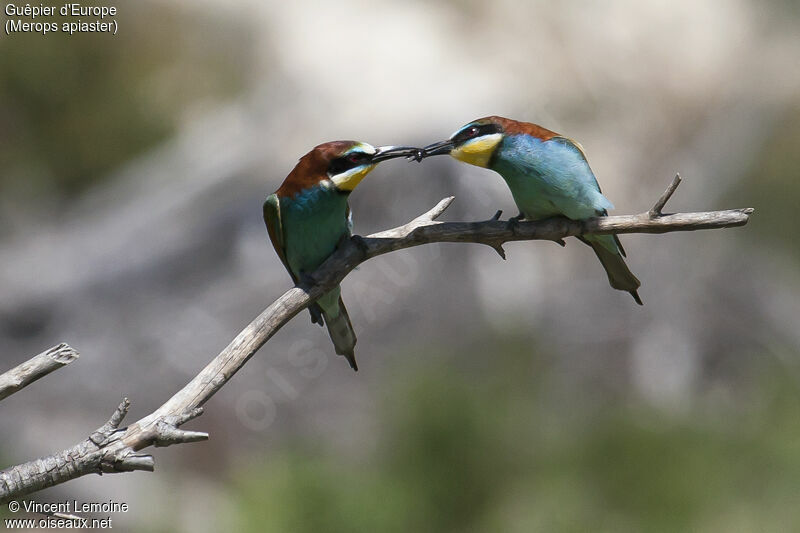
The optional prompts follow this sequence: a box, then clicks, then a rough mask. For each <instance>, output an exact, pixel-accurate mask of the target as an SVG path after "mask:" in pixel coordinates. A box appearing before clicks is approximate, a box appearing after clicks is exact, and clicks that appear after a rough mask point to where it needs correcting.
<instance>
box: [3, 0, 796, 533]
mask: <svg viewBox="0 0 800 533" xmlns="http://www.w3.org/2000/svg"><path fill="white" fill-rule="evenodd" d="M336 4H337V5H336V6H333V5H330V4H328V3H324V2H300V3H296V4H292V5H286V4H285V3H278V2H246V1H242V2H234V3H231V4H230V5H226V6H220V5H217V4H216V3H212V2H198V3H186V2H179V1H174V2H171V1H163V2H160V1H159V2H156V1H145V2H137V3H135V4H124V5H118V6H117V7H118V8H119V11H120V13H119V15H118V17H117V19H118V21H119V25H120V32H119V35H117V36H113V37H112V36H107V35H76V36H71V37H70V36H65V35H57V34H55V35H54V34H48V35H47V36H41V35H11V36H5V35H4V36H2V38H0V169H2V171H1V172H0V258H1V259H0V356H2V360H1V361H0V362H2V363H3V365H2V366H3V368H7V367H11V366H12V365H14V364H17V363H18V362H20V361H22V360H24V359H25V357H26V356H30V355H33V354H34V353H38V352H39V351H41V350H42V349H45V348H46V347H48V346H50V345H53V344H56V343H57V342H60V341H67V342H70V343H71V344H72V345H74V346H75V347H76V348H78V350H79V351H81V352H82V354H83V356H82V358H81V360H80V361H79V362H77V363H76V364H75V365H71V367H69V368H68V369H65V370H63V371H61V373H60V374H61V375H54V376H51V377H49V378H47V380H44V381H42V382H40V383H37V384H36V385H35V386H32V387H31V388H30V389H29V390H26V391H23V392H22V393H20V394H18V395H16V396H14V397H12V398H10V399H8V400H6V401H4V402H3V406H2V409H3V413H4V416H3V417H2V420H0V434H2V438H1V439H0V457H2V459H3V464H6V465H7V464H15V463H19V462H22V461H24V460H27V459H30V458H32V457H33V456H35V455H43V454H46V453H49V452H51V451H53V450H54V449H55V448H54V447H66V446H69V445H71V444H73V443H74V442H77V441H78V440H80V439H82V438H84V437H85V435H86V434H87V433H88V432H89V431H90V430H91V429H93V428H94V427H96V426H98V425H100V423H101V422H102V420H104V418H106V417H107V416H108V413H109V412H110V410H111V409H112V408H113V406H114V405H116V403H117V401H118V399H119V396H120V395H121V394H124V395H127V396H129V397H130V398H131V400H132V401H133V405H134V408H133V412H132V420H133V419H135V418H133V417H138V416H142V415H144V414H146V413H147V412H149V411H150V410H152V409H153V408H155V407H157V406H158V405H159V404H160V403H161V402H163V401H164V400H166V399H167V398H168V397H169V396H170V395H171V394H172V393H173V392H174V391H176V390H178V388H180V387H181V386H183V384H185V383H186V381H187V380H188V379H190V378H191V377H192V376H193V375H194V374H195V373H196V372H197V371H198V370H199V369H200V368H201V367H202V366H203V365H204V364H205V363H206V362H207V361H208V360H210V359H211V358H212V357H213V356H214V355H215V354H216V353H217V351H218V350H219V349H221V348H222V347H224V346H225V344H227V341H228V340H229V339H230V338H232V337H233V335H235V333H236V332H237V331H238V330H239V329H241V328H242V327H243V326H244V325H245V324H246V323H247V321H249V320H250V319H251V318H252V317H253V316H255V314H256V313H258V312H259V311H260V310H261V309H262V308H263V307H264V306H265V305H266V304H268V303H269V302H270V301H272V300H273V299H274V298H275V297H276V296H277V295H279V294H280V292H281V291H282V290H284V289H285V288H287V287H288V284H289V280H288V277H287V276H286V275H285V272H283V271H282V268H281V265H280V264H279V262H278V261H277V260H276V258H275V257H274V256H273V253H272V250H271V248H270V247H269V244H268V242H267V240H266V235H265V232H264V229H263V226H262V222H261V221H260V204H261V202H262V201H263V198H264V197H265V196H266V195H267V194H268V193H270V192H272V191H273V190H274V189H275V188H276V187H277V186H278V185H279V183H280V182H281V180H282V179H283V177H284V176H285V175H286V174H287V173H288V171H289V170H290V169H291V168H292V166H293V165H294V162H295V161H296V159H297V158H298V157H299V156H301V155H302V154H303V153H305V152H306V151H307V150H308V149H310V148H311V147H312V146H314V145H315V144H318V143H320V142H324V141H327V140H331V139H335V138H354V139H359V140H366V141H368V142H372V143H375V144H389V143H392V144H416V145H422V144H425V143H428V142H432V141H434V140H438V139H440V138H441V137H443V136H445V135H448V134H449V133H450V132H451V131H453V130H455V129H456V128H457V127H458V126H460V125H461V124H463V123H464V122H466V121H468V120H471V119H474V118H476V117H478V116H483V115H488V114H494V113H497V114H502V115H507V116H513V117H514V118H518V119H522V120H528V121H532V122H537V123H541V124H542V125H544V126H546V127H549V128H552V129H555V130H557V131H560V132H563V133H565V134H567V135H569V136H572V137H575V138H577V139H579V140H580V141H581V143H582V144H583V145H584V146H585V147H586V148H587V152H588V155H589V160H590V162H592V165H593V168H594V170H595V173H596V174H597V176H598V179H599V181H600V182H601V184H602V186H603V188H604V191H606V192H608V194H609V197H610V198H612V200H613V201H614V203H615V204H616V205H617V208H618V209H617V213H619V214H624V213H633V212H640V211H643V210H644V209H646V208H647V207H649V206H650V205H651V204H652V202H653V201H654V200H655V199H656V198H657V196H658V194H660V192H661V191H662V190H663V189H664V187H665V186H666V185H667V183H668V182H669V180H670V179H671V177H672V175H673V173H674V172H675V171H680V172H681V173H682V174H683V176H684V178H685V181H684V184H683V185H682V186H681V188H680V189H679V190H678V192H677V193H676V195H675V198H674V199H673V200H671V203H670V204H669V206H668V210H676V211H677V210H685V211H688V210H696V211H702V210H708V209H724V208H732V207H745V206H752V207H755V208H756V213H755V215H754V216H753V218H752V221H751V222H750V223H749V224H748V225H747V226H746V227H744V228H739V229H729V230H724V231H719V232H716V231H715V232H698V233H694V234H671V235H665V236H626V238H625V239H624V240H625V243H626V248H627V249H628V253H629V256H630V264H631V268H632V270H633V271H634V272H635V273H637V275H639V277H640V278H641V279H642V280H643V283H644V286H643V292H642V296H643V298H644V300H645V304H646V305H645V307H644V309H641V310H640V309H633V308H632V307H633V306H631V305H630V304H631V302H630V301H628V299H627V298H625V297H624V296H620V295H618V294H615V293H614V292H613V291H611V290H610V289H608V287H607V286H606V284H605V279H604V277H603V276H602V273H601V272H599V271H598V268H597V266H596V265H595V264H594V263H593V262H592V261H593V258H592V257H590V256H589V255H587V254H586V253H583V252H585V250H581V249H580V248H579V247H578V246H577V245H574V244H572V243H570V245H569V246H568V247H567V248H566V249H565V250H560V249H556V248H557V247H553V246H551V245H548V244H547V243H544V244H532V243H521V244H515V245H512V246H509V247H508V251H509V261H507V262H505V263H501V262H499V261H498V259H497V257H496V256H495V255H492V254H494V252H492V251H491V250H482V249H477V248H478V247H469V246H441V247H426V249H417V250H412V251H407V252H400V253H397V254H391V255H389V256H387V257H383V258H380V259H377V260H375V261H372V262H370V263H369V264H365V265H364V266H363V267H361V268H360V269H359V271H358V272H356V273H354V274H353V275H352V276H351V277H350V278H348V280H347V281H346V282H345V284H344V297H345V299H346V300H347V301H348V307H349V308H350V310H351V315H352V317H353V322H354V324H355V325H356V330H357V332H358V335H359V338H360V342H359V354H358V355H359V362H360V366H362V371H361V372H359V373H358V374H357V375H353V374H351V373H350V372H349V371H348V370H347V369H346V368H345V366H346V365H344V363H343V361H341V360H339V359H340V358H336V357H335V356H334V355H333V354H332V350H331V349H330V346H329V345H328V342H327V339H326V338H325V336H324V334H323V333H321V331H318V330H317V328H313V329H312V328H311V327H310V325H309V324H308V323H307V319H306V317H305V316H300V317H298V318H297V319H296V320H295V321H293V322H292V323H291V324H290V325H289V326H287V327H286V328H285V329H284V330H283V331H281V333H280V334H279V335H277V336H276V337H275V339H273V340H272V341H270V343H269V344H268V345H267V346H266V347H265V348H264V349H263V350H262V352H261V353H260V354H259V355H258V356H257V357H256V358H254V359H253V360H252V361H251V362H250V363H248V365H247V367H246V368H245V369H244V370H243V372H242V373H241V375H240V376H237V377H236V379H234V380H233V381H232V382H231V383H230V384H229V385H228V386H226V387H225V389H223V391H222V392H221V393H220V394H219V395H218V396H217V397H215V398H214V400H212V401H211V402H210V403H209V404H208V406H207V412H206V414H205V415H204V416H203V417H202V418H201V419H199V420H197V421H195V422H193V427H195V428H197V429H202V430H205V431H210V433H211V440H210V441H209V442H208V443H203V444H192V445H186V446H182V447H178V448H169V449H165V450H161V449H159V450H157V451H155V452H154V454H155V456H156V461H157V470H156V473H154V474H141V473H136V474H131V475H124V476H104V477H103V478H102V479H101V478H96V477H91V478H83V479H80V480H77V481H74V482H72V483H69V484H66V485H62V486H59V487H56V488H53V489H49V490H47V491H43V492H42V493H40V494H38V495H36V498H37V499H39V500H41V501H59V500H62V499H65V498H70V499H71V498H77V499H79V500H82V501H105V500H108V499H114V500H115V501H125V502H128V503H129V504H130V506H131V508H132V512H130V513H127V514H126V515H124V516H116V517H115V520H118V522H117V524H118V527H119V529H121V530H123V531H126V530H131V531H154V532H155V531H193V532H194V531H218V530H220V529H225V530H232V531H239V530H241V531H293V532H306V531H307V532H312V531H314V532H318V531H330V532H338V531H342V532H344V531H409V530H415V531H459V532H465V531H467V532H468V531H475V532H478V531H510V532H522V531H565V532H571V531H575V532H577V531H615V532H618V531H665V532H666V531H703V532H705V531H708V532H711V531H743V532H744V531H797V530H800V484H798V482H797V480H798V479H800V387H798V383H799V380H800V336H798V331H800V328H798V325H800V319H799V317H800V303H799V302H800V275H799V274H798V272H799V271H800V270H798V266H799V265H798V263H799V262H800V240H798V239H797V238H795V236H794V233H795V231H794V229H793V226H792V222H793V220H794V218H793V217H794V211H795V210H796V206H797V203H798V198H800V181H799V180H798V179H797V178H798V170H797V169H798V168H800V155H799V154H800V151H798V150H797V147H798V146H799V145H800V76H799V75H798V72H797V69H796V68H794V64H795V63H796V59H797V57H798V55H799V54H800V31H798V29H800V24H799V21H800V19H798V9H797V6H796V2H773V3H762V2H756V1H754V0H748V1H745V0H741V1H736V2H723V1H716V2H708V3H702V4H700V5H698V4H695V3H692V2H679V3H677V4H669V5H649V4H645V5H642V4H640V3H636V2H629V1H615V2H610V3H607V4H605V5H603V6H600V5H587V4H585V3H572V2H566V3H561V4H559V5H558V6H556V5H551V4H550V3H548V2H530V3H526V4H525V5H520V4H519V3H515V2H493V3H491V5H490V4H487V3H479V2H471V1H469V2H462V1H459V2H455V1H452V2H442V3H437V4H430V3H425V2H409V3H404V4H402V5H399V4H395V3H392V2H388V1H387V2H378V3H377V4H375V5H373V4H370V5H369V6H367V5H366V4H362V3H359V2H351V1H345V2H337V3H336ZM3 22H5V19H4V21H3ZM443 159H444V158H443ZM386 167H387V168H386V169H384V166H382V167H381V170H380V171H376V172H375V173H374V174H375V178H374V179H372V177H371V178H370V181H369V182H366V181H365V183H364V184H363V185H362V186H361V187H360V188H359V191H357V193H355V194H354V195H353V199H352V204H353V207H354V212H355V213H356V229H357V231H358V232H359V233H369V232H371V231H374V230H378V229H382V228H386V227H390V226H394V225H397V224H400V223H403V222H404V221H406V220H408V219H409V218H410V217H412V216H415V215H416V214H418V213H419V212H422V211H423V210H425V209H427V208H428V207H430V206H431V205H433V203H435V202H436V201H437V200H438V199H439V198H441V197H442V196H444V195H448V194H455V195H456V196H457V198H458V202H457V203H456V204H455V205H454V207H453V208H451V210H449V211H448V214H447V215H446V216H447V217H449V219H451V220H456V219H464V220H482V219H485V218H488V216H490V215H491V214H492V213H494V211H495V210H496V209H498V208H503V209H504V210H505V212H506V213H513V212H514V211H513V206H512V204H511V201H510V198H509V195H508V193H507V191H505V189H504V188H503V186H502V184H501V183H499V180H498V179H496V178H495V177H493V176H490V175H488V174H486V173H482V171H481V170H480V169H470V168H466V167H462V166H456V165H455V163H454V162H450V161H436V162H432V163H431V164H429V165H428V164H427V163H426V165H422V166H416V165H415V166H413V167H406V166H404V165H402V164H396V165H386ZM427 248H430V249H427ZM53 405H59V406H62V407H63V409H57V410H54V409H53ZM7 514H8V513H7V510H6V509H2V510H0V515H2V516H7ZM115 527H117V526H115Z"/></svg>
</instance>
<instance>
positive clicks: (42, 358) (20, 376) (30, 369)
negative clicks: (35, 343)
mask: <svg viewBox="0 0 800 533" xmlns="http://www.w3.org/2000/svg"><path fill="white" fill-rule="evenodd" d="M78 355H79V354H78V352H76V351H75V350H74V349H73V348H72V347H71V346H70V345H69V344H64V343H61V344H59V345H58V346H53V347H52V348H50V349H49V350H46V351H44V352H42V353H40V354H39V355H35V356H33V357H31V358H30V359H28V360H27V361H25V362H24V363H22V364H21V365H19V366H16V367H14V368H12V369H11V370H9V371H8V372H5V373H3V374H2V375H0V400H3V399H5V398H8V397H9V396H11V395H12V394H14V393H15V392H19V391H20V390H22V389H24V388H25V387H27V386H28V385H30V384H31V383H33V382H34V381H36V380H37V379H39V378H41V377H44V376H46V375H47V374H49V373H50V372H53V371H54V370H58V369H59V368H62V367H65V366H67V365H68V364H70V363H71V362H73V361H74V360H75V359H77V358H78Z"/></svg>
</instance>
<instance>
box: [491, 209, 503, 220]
mask: <svg viewBox="0 0 800 533" xmlns="http://www.w3.org/2000/svg"><path fill="white" fill-rule="evenodd" d="M501 216H503V210H502V209H499V210H498V211H497V213H495V214H494V216H493V217H492V218H490V219H489V220H491V221H492V222H496V221H498V220H500V217H501Z"/></svg>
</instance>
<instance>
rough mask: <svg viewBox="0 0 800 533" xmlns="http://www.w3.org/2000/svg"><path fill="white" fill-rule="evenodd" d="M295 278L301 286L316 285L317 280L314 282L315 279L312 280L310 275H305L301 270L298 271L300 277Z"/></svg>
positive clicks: (312, 277)
mask: <svg viewBox="0 0 800 533" xmlns="http://www.w3.org/2000/svg"><path fill="white" fill-rule="evenodd" d="M297 277H298V279H299V280H300V283H302V284H303V285H316V284H317V280H316V278H314V276H312V275H311V274H306V273H305V272H303V271H302V270H301V271H300V275H299V276H297ZM312 314H313V313H312Z"/></svg>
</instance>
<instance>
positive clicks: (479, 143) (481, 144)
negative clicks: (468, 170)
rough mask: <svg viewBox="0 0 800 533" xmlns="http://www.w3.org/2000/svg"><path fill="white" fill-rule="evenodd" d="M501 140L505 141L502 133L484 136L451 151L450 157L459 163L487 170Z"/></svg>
mask: <svg viewBox="0 0 800 533" xmlns="http://www.w3.org/2000/svg"><path fill="white" fill-rule="evenodd" d="M501 140H503V134H502V133H492V134H491V135H484V136H482V137H478V138H477V139H472V140H470V141H467V142H465V143H464V144H462V145H461V146H459V147H458V148H454V149H453V150H451V151H450V155H451V156H453V157H455V158H456V159H458V160H459V161H463V162H465V163H469V164H470V165H475V166H479V167H484V168H485V167H487V166H489V159H491V158H492V153H494V149H495V147H496V146H497V145H498V143H499V142H500V141H501Z"/></svg>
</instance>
